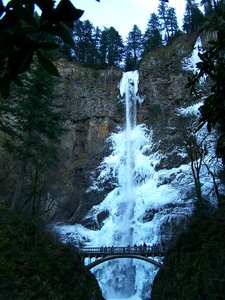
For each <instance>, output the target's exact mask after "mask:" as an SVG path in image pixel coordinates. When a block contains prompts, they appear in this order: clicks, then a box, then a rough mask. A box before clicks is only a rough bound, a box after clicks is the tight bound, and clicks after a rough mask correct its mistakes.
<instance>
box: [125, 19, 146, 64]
mask: <svg viewBox="0 0 225 300" xmlns="http://www.w3.org/2000/svg"><path fill="white" fill-rule="evenodd" d="M142 54H143V41H142V33H141V30H140V29H139V28H138V26H137V25H134V27H133V29H132V31H130V32H129V34H128V38H127V41H126V69H127V68H128V66H130V67H129V69H130V68H131V67H132V69H133V68H135V69H136V68H137V67H138V63H139V60H140V59H141V56H142Z"/></svg>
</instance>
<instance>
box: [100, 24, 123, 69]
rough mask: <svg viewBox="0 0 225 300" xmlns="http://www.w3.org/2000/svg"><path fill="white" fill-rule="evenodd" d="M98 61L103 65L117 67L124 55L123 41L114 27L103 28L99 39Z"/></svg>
mask: <svg viewBox="0 0 225 300" xmlns="http://www.w3.org/2000/svg"><path fill="white" fill-rule="evenodd" d="M99 52H100V59H101V63H102V64H103V65H106V64H107V65H109V66H119V65H120V63H121V62H122V59H123V55H124V45H123V39H122V37H121V36H120V35H119V33H118V31H117V30H116V29H115V28H114V27H110V28H104V30H103V31H102V35H101V39H100V48H99Z"/></svg>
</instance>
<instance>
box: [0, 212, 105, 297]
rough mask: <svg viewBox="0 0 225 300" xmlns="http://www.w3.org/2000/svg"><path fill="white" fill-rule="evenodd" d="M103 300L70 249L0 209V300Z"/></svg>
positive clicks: (93, 278) (98, 290)
mask: <svg viewBox="0 0 225 300" xmlns="http://www.w3.org/2000/svg"><path fill="white" fill-rule="evenodd" d="M3 299H4V300H15V299H16V300H31V299H35V300H43V299H45V300H59V299H60V300H64V299H65V300H70V299H71V300H84V299H93V300H94V299H96V300H100V299H103V297H102V296H101V292H100V289H99V286H98V283H97V281H96V279H95V277H94V276H93V275H92V274H91V273H90V272H88V271H87V270H86V269H85V268H84V266H83V265H82V263H81V260H80V257H79V256H78V255H77V254H76V253H75V252H74V249H71V248H69V247H68V246H65V245H62V244H60V243H59V242H57V241H55V240H53V238H52V237H51V236H48V235H46V234H45V233H44V232H42V230H40V229H39V228H38V226H37V225H36V224H35V223H34V222H33V221H29V222H28V221H24V220H23V218H21V217H20V216H15V215H14V214H12V213H11V212H9V211H7V210H5V209H2V208H0V300H3Z"/></svg>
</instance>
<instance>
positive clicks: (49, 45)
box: [38, 42, 59, 51]
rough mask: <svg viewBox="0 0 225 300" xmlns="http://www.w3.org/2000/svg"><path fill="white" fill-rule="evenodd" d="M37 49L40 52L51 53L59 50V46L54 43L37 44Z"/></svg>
mask: <svg viewBox="0 0 225 300" xmlns="http://www.w3.org/2000/svg"><path fill="white" fill-rule="evenodd" d="M38 47H39V48H40V49H42V50H46V51H51V50H56V49H58V48H59V45H58V44H56V43H54V42H39V43H38Z"/></svg>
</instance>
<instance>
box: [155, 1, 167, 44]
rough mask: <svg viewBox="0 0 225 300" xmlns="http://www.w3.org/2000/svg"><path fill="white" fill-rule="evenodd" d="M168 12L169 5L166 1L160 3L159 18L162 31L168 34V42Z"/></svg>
mask: <svg viewBox="0 0 225 300" xmlns="http://www.w3.org/2000/svg"><path fill="white" fill-rule="evenodd" d="M167 11H168V4H167V3H165V2H164V1H160V4H159V6H158V16H159V21H160V24H161V30H162V31H165V33H166V40H168V38H169V28H168V22H167Z"/></svg>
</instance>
